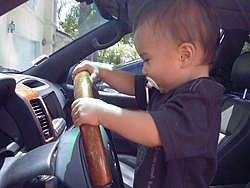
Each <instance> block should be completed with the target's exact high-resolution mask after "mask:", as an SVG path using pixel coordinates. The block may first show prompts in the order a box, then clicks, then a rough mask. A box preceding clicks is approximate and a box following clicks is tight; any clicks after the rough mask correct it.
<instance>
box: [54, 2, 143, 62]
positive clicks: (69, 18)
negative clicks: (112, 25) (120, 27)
mask: <svg viewBox="0 0 250 188" xmlns="http://www.w3.org/2000/svg"><path fill="white" fill-rule="evenodd" d="M65 9H66V12H67V13H66V17H65V20H62V19H61V15H62V12H63V11H64V10H65ZM57 11H58V19H59V20H60V25H61V26H62V28H63V29H64V31H65V32H67V33H68V34H70V35H71V36H72V37H73V38H74V39H76V38H78V36H81V35H83V34H85V33H86V32H88V31H90V30H92V29H93V28H95V27H97V26H98V25H100V24H101V23H103V21H104V20H103V19H101V18H100V16H99V15H98V13H97V11H96V10H95V8H94V6H93V4H92V5H90V6H87V5H86V4H79V3H69V1H67V0H59V1H58V10H57ZM133 44H134V41H133V34H128V35H126V36H124V37H123V38H122V39H121V40H120V41H119V42H118V43H116V44H115V45H113V46H111V47H109V48H108V49H105V50H101V51H98V55H97V56H98V57H97V60H98V61H100V62H106V63H113V64H115V65H118V64H122V63H125V62H128V61H131V60H134V59H137V58H139V56H138V54H137V52H136V50H135V48H134V45H133Z"/></svg>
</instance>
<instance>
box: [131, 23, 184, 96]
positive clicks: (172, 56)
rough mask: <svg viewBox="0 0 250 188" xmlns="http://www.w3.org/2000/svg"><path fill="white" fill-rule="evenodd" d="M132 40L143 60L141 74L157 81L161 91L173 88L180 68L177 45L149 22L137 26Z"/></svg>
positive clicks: (164, 91)
mask: <svg viewBox="0 0 250 188" xmlns="http://www.w3.org/2000/svg"><path fill="white" fill-rule="evenodd" d="M134 41H135V47H136V50H137V52H138V54H139V55H140V57H141V58H142V60H143V61H144V66H143V71H142V72H143V74H144V75H145V76H149V77H150V78H152V79H153V80H154V81H155V82H156V83H157V85H158V86H159V90H160V92H161V93H166V92H168V91H170V90H172V89H174V88H175V87H176V82H177V80H178V77H179V75H178V70H179V68H180V67H179V63H178V59H179V53H178V46H177V45H175V44H174V43H173V42H171V41H170V40H169V39H168V38H167V37H164V36H162V34H159V31H157V29H154V28H152V25H151V24H150V23H144V24H143V25H141V26H138V27H137V29H136V31H135V35H134Z"/></svg>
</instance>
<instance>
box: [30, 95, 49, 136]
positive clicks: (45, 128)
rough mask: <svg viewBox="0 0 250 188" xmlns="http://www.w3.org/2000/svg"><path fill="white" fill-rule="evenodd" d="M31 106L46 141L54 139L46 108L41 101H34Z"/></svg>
mask: <svg viewBox="0 0 250 188" xmlns="http://www.w3.org/2000/svg"><path fill="white" fill-rule="evenodd" d="M30 104H31V106H32V108H33V110H34V112H35V114H36V117H37V119H38V120H39V123H40V125H41V128H42V132H43V136H44V139H45V140H48V139H49V138H51V137H53V134H52V131H51V130H50V125H49V121H48V119H47V117H46V115H45V114H46V113H45V110H44V108H43V107H42V103H41V101H40V99H33V100H31V101H30Z"/></svg>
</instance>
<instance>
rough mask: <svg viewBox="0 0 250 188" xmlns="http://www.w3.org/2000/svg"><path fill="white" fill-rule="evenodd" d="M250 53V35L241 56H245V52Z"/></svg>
mask: <svg viewBox="0 0 250 188" xmlns="http://www.w3.org/2000/svg"><path fill="white" fill-rule="evenodd" d="M249 51H250V35H249V37H248V39H247V40H246V42H245V44H244V46H243V48H242V51H241V54H243V53H245V52H249Z"/></svg>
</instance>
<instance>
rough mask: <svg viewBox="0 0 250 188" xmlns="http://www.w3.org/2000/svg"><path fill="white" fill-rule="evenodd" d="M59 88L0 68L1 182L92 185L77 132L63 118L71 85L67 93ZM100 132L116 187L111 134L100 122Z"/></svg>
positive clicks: (116, 168)
mask: <svg viewBox="0 0 250 188" xmlns="http://www.w3.org/2000/svg"><path fill="white" fill-rule="evenodd" d="M63 87H64V86H61V85H58V84H56V83H52V82H50V81H48V80H45V79H40V78H37V77H33V76H28V75H20V74H3V73H0V120H1V121H0V169H1V170H0V187H13V186H14V187H26V186H27V187H29V185H32V186H34V185H36V184H37V182H38V181H43V180H44V179H45V180H44V181H45V182H46V183H49V182H50V183H52V184H53V185H54V186H55V185H58V186H59V187H73V188H77V187H92V186H91V183H90V178H89V177H90V175H89V169H88V165H87V162H86V156H85V148H84V146H83V144H82V141H81V140H82V139H81V136H80V131H79V129H78V128H74V126H72V124H71V125H69V123H66V122H67V116H69V114H68V113H67V110H68V109H67V108H69V107H70V105H69V104H68V103H70V102H71V100H72V99H68V98H67V96H68V97H69V98H71V97H72V95H73V92H72V91H73V90H71V89H72V88H73V86H72V87H71V86H68V85H67V87H68V88H69V90H71V91H70V92H69V91H68V90H67V88H63ZM66 92H67V93H66ZM69 93H70V96H69ZM100 131H101V135H102V139H103V144H104V148H105V152H106V155H107V159H108V162H109V165H110V169H111V173H112V178H113V181H112V184H114V186H115V187H121V186H123V181H122V179H121V177H122V176H121V172H120V167H119V163H118V158H117V155H116V150H115V147H114V143H113V140H112V138H111V135H110V134H111V133H110V131H109V130H106V129H104V128H103V127H101V126H100ZM59 138H60V139H59ZM76 172H77V173H76ZM58 186H56V187H58ZM52 187H53V186H52Z"/></svg>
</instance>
